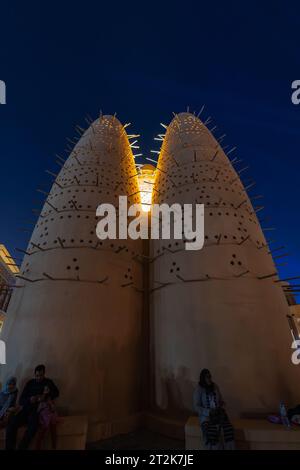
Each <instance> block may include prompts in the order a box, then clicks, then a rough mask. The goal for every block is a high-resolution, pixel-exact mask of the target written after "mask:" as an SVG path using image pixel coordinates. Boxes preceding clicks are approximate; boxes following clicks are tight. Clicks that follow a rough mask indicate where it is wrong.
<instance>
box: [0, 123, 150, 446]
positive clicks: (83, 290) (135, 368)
mask: <svg viewBox="0 0 300 470" xmlns="http://www.w3.org/2000/svg"><path fill="white" fill-rule="evenodd" d="M119 195H127V196H128V200H129V203H134V202H139V201H140V197H139V188H138V180H137V176H136V167H135V162H134V158H133V154H132V150H131V146H130V143H129V141H128V138H127V134H126V131H125V129H124V127H123V126H122V125H121V124H120V122H119V121H118V120H117V119H116V118H115V117H112V116H103V117H101V118H99V119H97V120H96V121H95V122H93V123H92V124H91V126H90V127H89V128H88V129H87V130H86V131H85V132H84V133H83V135H82V137H81V138H80V140H79V142H78V143H77V144H76V145H75V147H74V149H73V151H72V152H71V154H70V156H69V158H68V159H67V161H66V162H65V163H64V164H63V166H62V169H61V171H60V172H59V174H58V175H57V176H56V178H55V182H54V184H53V186H52V189H51V191H50V193H49V195H48V196H47V199H46V202H45V205H44V207H43V209H42V211H41V214H40V217H39V219H38V222H37V224H36V227H35V229H34V232H33V234H32V237H31V240H30V242H29V246H28V248H27V252H26V253H27V254H26V255H25V257H24V261H23V263H22V267H21V273H20V276H21V278H20V280H19V284H20V285H22V286H24V287H22V288H20V289H17V290H16V292H15V293H14V296H13V299H12V303H11V305H10V308H9V312H8V315H7V322H6V324H5V326H4V335H3V339H4V340H5V341H6V344H7V364H8V365H7V366H6V367H3V368H2V369H1V374H3V375H1V377H4V376H7V375H8V374H10V373H12V374H16V375H17V376H18V377H22V378H24V377H26V376H27V377H28V376H31V375H32V372H33V368H34V366H35V365H36V363H37V361H38V362H39V363H45V364H46V366H47V371H48V373H49V375H51V376H52V377H53V378H54V379H55V380H56V381H57V383H58V385H59V387H60V389H61V396H60V399H59V405H60V406H63V407H64V408H66V409H67V411H68V412H69V413H76V414H78V413H82V414H88V415H89V440H97V439H100V438H102V437H108V436H110V435H112V434H117V433H118V432H120V431H121V430H122V431H124V430H125V431H126V430H128V431H129V430H131V429H132V428H133V427H135V426H136V420H137V419H138V413H139V412H140V406H141V386H142V384H141V360H142V358H141V321H142V316H141V310H142V300H143V299H142V294H141V288H142V279H143V278H142V268H141V265H140V263H138V262H137V261H136V257H137V255H139V253H140V251H141V249H142V245H141V243H140V241H132V240H130V239H128V240H105V241H100V240H99V239H98V238H97V236H96V231H95V228H96V224H97V219H98V218H97V217H96V208H97V206H98V205H99V204H100V203H102V202H109V203H112V204H114V205H115V206H116V207H118V196H119Z"/></svg>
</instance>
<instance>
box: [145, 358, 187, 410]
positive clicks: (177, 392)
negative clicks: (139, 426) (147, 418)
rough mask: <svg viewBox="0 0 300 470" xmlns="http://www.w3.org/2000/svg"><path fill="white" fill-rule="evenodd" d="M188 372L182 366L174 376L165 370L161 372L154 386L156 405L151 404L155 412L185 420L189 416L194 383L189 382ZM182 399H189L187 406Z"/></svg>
mask: <svg viewBox="0 0 300 470" xmlns="http://www.w3.org/2000/svg"><path fill="white" fill-rule="evenodd" d="M189 372H190V371H189V369H188V368H187V367H184V366H182V367H179V368H178V371H177V374H176V375H175V374H173V373H168V371H167V369H162V370H161V373H160V374H159V376H160V377H161V380H160V382H159V383H158V384H156V385H157V386H156V400H155V402H156V404H153V406H154V408H155V410H156V411H159V412H160V413H162V414H168V415H169V416H170V414H171V415H172V416H173V417H174V418H186V417H188V416H189V415H190V414H191V411H193V393H194V390H195V387H196V383H195V381H194V380H191V378H190V375H189ZM184 397H190V403H189V405H188V406H186V405H185V403H184Z"/></svg>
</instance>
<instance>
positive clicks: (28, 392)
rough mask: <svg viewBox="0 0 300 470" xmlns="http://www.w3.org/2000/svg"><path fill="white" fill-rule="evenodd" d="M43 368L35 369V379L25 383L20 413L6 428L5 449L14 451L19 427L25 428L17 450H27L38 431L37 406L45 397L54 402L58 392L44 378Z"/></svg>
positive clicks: (51, 383)
mask: <svg viewBox="0 0 300 470" xmlns="http://www.w3.org/2000/svg"><path fill="white" fill-rule="evenodd" d="M45 371H46V369H45V366H44V365H42V364H41V365H39V366H37V367H36V368H35V371H34V375H35V378H34V379H31V380H29V381H28V382H27V384H26V385H25V387H24V390H23V392H22V394H21V396H20V400H19V404H20V411H19V412H18V413H17V414H16V415H15V416H13V417H12V418H11V419H10V421H9V422H8V425H7V428H6V449H7V450H9V449H15V447H16V438H17V433H18V429H19V427H20V426H24V425H25V426H27V428H26V431H25V433H24V436H23V438H22V440H21V442H20V444H19V447H18V448H19V449H28V447H29V445H30V442H31V440H32V438H33V437H34V435H35V434H36V432H37V429H38V406H39V403H40V402H41V401H42V400H43V399H44V397H45V395H47V397H49V398H51V399H52V400H55V399H56V398H57V397H58V396H59V391H58V388H57V387H56V385H55V384H54V382H53V381H52V380H51V379H48V378H47V377H45Z"/></svg>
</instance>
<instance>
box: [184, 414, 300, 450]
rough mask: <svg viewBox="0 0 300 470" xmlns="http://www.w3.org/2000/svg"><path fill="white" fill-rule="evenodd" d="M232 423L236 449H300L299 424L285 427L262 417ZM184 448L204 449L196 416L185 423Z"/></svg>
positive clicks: (237, 420)
mask: <svg viewBox="0 0 300 470" xmlns="http://www.w3.org/2000/svg"><path fill="white" fill-rule="evenodd" d="M232 424H233V427H234V429H235V442H236V447H237V449H241V450H245V449H251V450H252V449H258V450H300V426H295V425H293V426H292V427H291V428H290V429H286V428H285V427H284V426H282V425H281V424H273V423H269V422H268V421H267V420H264V419H236V420H233V421H232ZM185 448H186V449H187V450H203V449H204V446H203V441H202V433H201V429H200V424H199V419H198V417H197V416H190V417H189V419H188V421H187V422H186V424H185Z"/></svg>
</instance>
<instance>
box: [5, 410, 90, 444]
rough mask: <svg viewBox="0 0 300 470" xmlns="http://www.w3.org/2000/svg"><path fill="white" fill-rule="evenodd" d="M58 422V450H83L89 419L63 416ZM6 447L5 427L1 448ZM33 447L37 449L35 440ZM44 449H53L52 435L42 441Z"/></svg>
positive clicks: (20, 430) (21, 429) (22, 429)
mask: <svg viewBox="0 0 300 470" xmlns="http://www.w3.org/2000/svg"><path fill="white" fill-rule="evenodd" d="M60 419H61V421H60V422H59V423H58V424H57V450H83V449H85V446H86V436H87V428H88V421H87V417H86V416H63V417H61V418H60ZM24 430H25V428H23V427H21V428H20V429H19V432H18V441H20V439H21V437H22V433H24ZM4 447H5V429H0V449H4ZM30 448H31V449H35V440H33V442H32V444H31V446H30ZM42 448H43V449H47V450H49V449H51V439H50V435H47V436H46V438H45V440H44V442H43V443H42Z"/></svg>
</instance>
